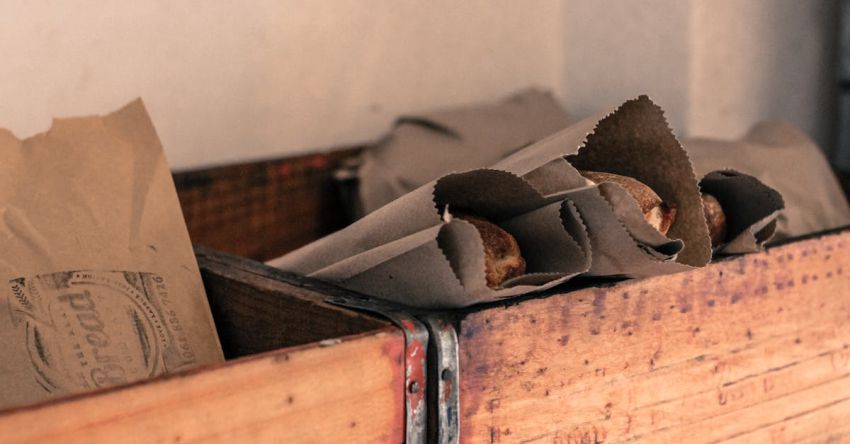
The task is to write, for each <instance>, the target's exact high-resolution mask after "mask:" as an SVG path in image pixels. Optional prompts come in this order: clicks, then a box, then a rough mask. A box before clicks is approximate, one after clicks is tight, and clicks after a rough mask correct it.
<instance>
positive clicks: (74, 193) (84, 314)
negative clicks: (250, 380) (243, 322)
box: [0, 100, 223, 407]
mask: <svg viewBox="0 0 850 444" xmlns="http://www.w3.org/2000/svg"><path fill="white" fill-rule="evenodd" d="M0 153H2V158H3V162H2V163H0V239H2V245H3V255H2V257H0V282H3V285H4V286H5V287H6V290H5V291H2V292H0V295H2V296H0V302H2V303H0V307H2V309H0V310H2V311H5V312H6V313H4V314H3V315H2V316H0V342H2V344H3V348H2V352H0V357H2V359H0V393H2V395H0V407H9V406H13V405H21V404H25V403H30V402H34V401H38V400H41V399H44V398H48V397H52V396H57V395H64V394H70V393H76V392H81V391H84V390H88V389H94V388H100V387H109V386H115V385H120V384H124V383H128V382H132V381H135V380H139V379H143V378H148V377H152V376H156V375H159V374H163V373H167V372H172V371H175V370H180V369H184V368H190V367H194V366H198V365H203V364H208V363H213V362H219V361H222V360H223V356H222V352H221V348H220V345H219V342H218V338H217V335H216V332H215V326H214V323H213V320H212V317H211V314H210V310H209V306H208V303H207V299H206V295H205V293H204V287H203V283H202V281H201V276H200V273H199V271H198V265H197V262H196V260H195V256H194V253H193V250H192V245H191V243H190V241H189V235H188V232H187V230H186V225H185V222H184V220H183V217H182V213H181V210H180V205H179V202H178V200H177V193H176V191H175V189H174V182H173V181H172V178H171V172H170V171H169V167H168V163H167V162H166V160H165V156H164V154H163V151H162V146H161V145H160V142H159V139H158V137H157V135H156V132H155V130H154V127H153V125H152V123H151V121H150V118H149V117H148V115H147V112H146V111H145V108H144V105H143V104H142V103H141V101H140V100H137V101H135V102H133V103H131V104H129V105H127V106H126V107H124V108H123V109H121V110H119V111H117V112H114V113H112V114H109V115H107V116H104V117H84V118H70V119H58V120H55V121H54V122H53V126H52V127H51V129H50V130H49V131H47V132H46V133H43V134H38V135H36V136H33V137H30V138H28V139H26V140H19V139H18V138H16V137H15V136H14V135H13V134H12V133H11V132H9V131H6V130H0Z"/></svg>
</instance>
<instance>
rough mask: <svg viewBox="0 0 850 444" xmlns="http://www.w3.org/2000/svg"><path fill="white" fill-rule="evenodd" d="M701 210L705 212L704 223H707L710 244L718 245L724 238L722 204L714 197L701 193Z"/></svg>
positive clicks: (724, 216) (724, 215)
mask: <svg viewBox="0 0 850 444" xmlns="http://www.w3.org/2000/svg"><path fill="white" fill-rule="evenodd" d="M702 211H703V213H705V223H706V224H708V235H709V237H710V238H711V245H712V246H717V245H720V244H721V243H723V241H725V240H726V213H725V212H724V211H723V206H722V205H720V202H719V201H718V200H717V198H716V197H714V196H712V195H711V194H708V193H702Z"/></svg>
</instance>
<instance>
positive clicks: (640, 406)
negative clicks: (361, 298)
mask: <svg viewBox="0 0 850 444" xmlns="http://www.w3.org/2000/svg"><path fill="white" fill-rule="evenodd" d="M848 320H850V234H849V233H847V232H839V233H834V234H829V235H824V236H821V237H817V238H813V239H807V240H801V241H797V242H794V243H789V244H786V245H783V246H779V247H775V248H772V249H770V250H768V251H766V252H764V253H759V254H754V255H747V256H742V257H737V258H732V259H729V260H725V261H722V262H718V263H716V264H712V265H710V266H708V267H706V268H703V269H699V270H694V271H691V272H687V273H680V274H676V275H670V276H660V277H656V278H651V279H645V280H640V281H628V282H623V283H620V284H617V285H612V286H607V287H604V288H588V289H583V290H579V291H576V292H572V293H568V294H556V295H551V296H548V297H544V298H532V299H526V300H523V301H521V302H519V303H516V304H514V305H509V306H504V305H496V306H491V307H488V308H485V309H479V310H476V311H472V312H470V313H467V314H466V315H465V316H464V317H463V318H462V319H461V320H460V323H459V325H460V335H459V339H460V368H461V374H460V395H461V433H462V438H463V441H464V442H564V443H567V442H576V443H583V442H590V443H594V442H604V443H617V442H727V441H728V442H797V441H801V440H804V439H809V440H813V441H812V442H822V441H827V440H830V439H832V440H833V441H836V440H838V441H837V442H840V441H841V440H850V427H847V426H845V425H844V422H846V418H848V417H850V348H848V347H850V322H847V321H848ZM842 419H843V420H844V421H842ZM824 427H827V428H828V430H826V429H824ZM818 437H819V438H818Z"/></svg>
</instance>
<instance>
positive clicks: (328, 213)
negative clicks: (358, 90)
mask: <svg viewBox="0 0 850 444" xmlns="http://www.w3.org/2000/svg"><path fill="white" fill-rule="evenodd" d="M359 150H360V148H349V149H340V150H335V151H332V152H329V153H326V154H311V155H306V156H298V157H287V158H280V159H268V160H260V161H255V162H248V163H240V164H234V165H222V166H218V167H213V168H204V169H198V170H191V171H182V172H178V173H175V174H174V184H175V185H176V187H177V196H178V197H179V198H180V206H181V207H182V208H183V216H184V217H185V219H186V226H187V228H188V229H189V236H190V237H191V238H192V243H194V244H195V245H203V246H206V247H210V248H214V249H216V250H219V251H224V252H228V253H232V254H236V255H239V256H243V257H247V258H251V259H256V260H259V261H263V260H268V259H272V258H275V257H277V256H280V255H282V254H283V253H286V252H288V251H290V250H294V249H295V248H297V247H300V246H301V245H304V244H306V243H308V242H310V241H312V240H314V239H318V238H320V237H322V236H324V235H326V234H328V233H330V232H332V231H335V230H338V229H340V228H342V227H344V226H345V225H347V224H348V223H349V222H350V216H349V215H348V214H347V213H346V211H344V207H345V202H343V200H342V195H341V193H340V189H339V183H338V182H336V181H334V180H333V174H334V171H335V170H336V169H337V168H339V167H340V166H341V165H343V164H344V163H346V162H347V161H350V160H352V159H353V158H354V157H356V156H357V154H358V153H359Z"/></svg>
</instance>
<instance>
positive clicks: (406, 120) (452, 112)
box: [357, 89, 571, 213]
mask: <svg viewBox="0 0 850 444" xmlns="http://www.w3.org/2000/svg"><path fill="white" fill-rule="evenodd" d="M570 123H571V120H570V118H569V116H568V115H567V113H566V112H565V111H564V110H563V109H562V108H561V107H560V105H558V102H557V100H555V98H554V97H553V96H552V94H550V93H548V92H545V91H541V90H537V89H528V90H524V91H519V92H517V93H515V94H512V95H510V96H508V97H506V98H504V99H502V100H499V101H497V102H495V103H485V104H481V105H477V106H471V107H459V108H452V109H446V110H439V111H435V112H430V113H426V114H423V115H416V116H408V117H401V118H399V119H398V120H397V121H396V122H395V125H394V126H393V129H392V131H390V133H389V135H387V137H385V138H384V139H383V140H382V141H380V142H379V143H377V144H376V145H375V146H373V147H370V148H369V149H368V150H364V151H363V153H362V154H361V158H360V167H359V170H358V174H357V176H358V178H359V186H358V195H359V197H360V199H359V200H360V202H359V204H360V207H361V208H360V209H361V210H362V212H364V213H371V212H372V211H375V210H377V209H378V208H380V207H382V206H384V205H385V204H387V203H389V202H391V201H393V200H395V199H397V198H399V197H401V196H402V195H404V194H407V193H409V192H411V191H413V190H415V189H416V188H419V187H420V186H422V185H425V184H426V183H428V182H430V181H432V180H434V179H436V178H438V177H440V176H442V175H444V174H446V173H449V172H451V171H466V170H470V169H473V168H480V167H486V166H488V165H492V164H493V163H496V162H497V161H499V160H500V159H502V158H503V157H505V156H506V155H508V154H510V153H512V152H514V151H516V150H517V149H519V148H521V147H523V146H526V145H529V144H531V143H533V142H536V141H538V140H540V139H543V138H544V137H546V136H550V135H552V134H554V133H555V132H557V131H558V130H560V129H563V128H566V127H567V126H568V125H569V124H570Z"/></svg>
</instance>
